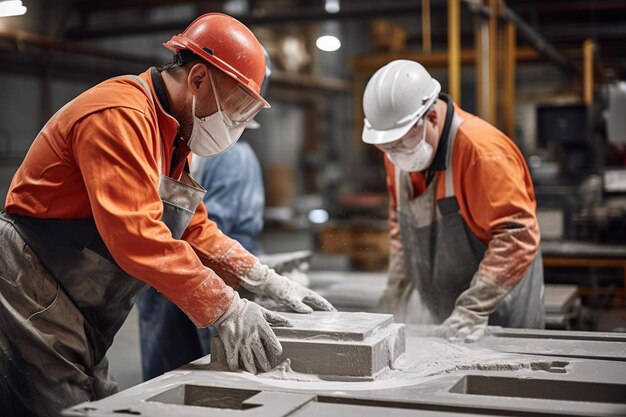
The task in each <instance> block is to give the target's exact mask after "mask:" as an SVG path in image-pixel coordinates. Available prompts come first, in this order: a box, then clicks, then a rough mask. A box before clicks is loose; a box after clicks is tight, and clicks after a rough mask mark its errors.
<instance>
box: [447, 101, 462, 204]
mask: <svg viewBox="0 0 626 417" xmlns="http://www.w3.org/2000/svg"><path fill="white" fill-rule="evenodd" d="M462 122H463V119H461V117H460V116H459V115H458V114H456V113H455V114H454V118H453V119H452V126H450V133H449V134H448V149H447V153H446V172H445V176H446V198H447V197H453V196H454V181H453V178H454V167H453V166H452V154H453V149H454V142H455V140H456V133H457V131H458V130H459V126H460V125H461V123H462Z"/></svg>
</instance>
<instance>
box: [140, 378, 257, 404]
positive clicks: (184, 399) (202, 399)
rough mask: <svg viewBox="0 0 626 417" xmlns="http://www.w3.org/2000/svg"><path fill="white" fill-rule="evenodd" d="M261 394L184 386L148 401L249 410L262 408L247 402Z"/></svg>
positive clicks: (249, 391)
mask: <svg viewBox="0 0 626 417" xmlns="http://www.w3.org/2000/svg"><path fill="white" fill-rule="evenodd" d="M260 392H261V391H253V390H243V389H234V388H220V387H206V386H202V385H188V384H184V385H178V386H176V387H174V388H172V389H168V390H166V391H163V392H162V393H160V394H158V395H155V396H154V397H151V398H148V400H147V401H152V402H158V403H164V404H174V405H190V406H195V407H210V408H225V409H230V410H247V409H250V408H255V407H259V406H260V405H259V404H250V403H246V401H247V400H249V399H250V398H251V397H254V396H255V395H257V394H258V393H260Z"/></svg>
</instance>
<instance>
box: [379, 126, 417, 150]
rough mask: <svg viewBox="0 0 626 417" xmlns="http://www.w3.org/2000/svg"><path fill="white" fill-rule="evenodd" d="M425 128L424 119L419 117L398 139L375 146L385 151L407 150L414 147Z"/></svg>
mask: <svg viewBox="0 0 626 417" xmlns="http://www.w3.org/2000/svg"><path fill="white" fill-rule="evenodd" d="M425 129H426V127H425V126H424V119H423V118H422V119H419V120H418V121H417V122H415V124H414V125H413V126H412V127H411V129H409V131H408V132H406V134H405V135H404V136H402V137H401V138H400V139H398V140H394V141H393V142H389V143H381V144H378V145H376V146H377V147H378V148H379V149H381V150H383V151H384V152H387V153H403V152H408V151H410V150H412V149H414V148H415V146H416V145H417V144H418V143H419V142H420V141H422V140H423V139H424V131H425Z"/></svg>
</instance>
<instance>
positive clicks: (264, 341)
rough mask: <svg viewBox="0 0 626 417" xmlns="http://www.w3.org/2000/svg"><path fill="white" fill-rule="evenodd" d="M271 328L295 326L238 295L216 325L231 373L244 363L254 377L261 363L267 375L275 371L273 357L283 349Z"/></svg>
mask: <svg viewBox="0 0 626 417" xmlns="http://www.w3.org/2000/svg"><path fill="white" fill-rule="evenodd" d="M270 325H274V326H284V327H291V326H292V323H291V322H290V321H289V319H287V318H285V317H283V316H281V315H280V314H277V313H274V312H272V311H269V310H266V309H264V308H263V307H261V306H259V305H257V304H255V303H253V302H252V301H249V300H246V299H241V298H239V294H237V293H235V295H234V297H233V301H232V302H231V304H230V307H228V310H226V312H225V313H224V314H223V315H222V316H221V317H220V318H219V319H218V320H217V321H216V322H215V323H214V326H217V332H218V334H219V336H220V339H221V340H222V342H223V343H224V351H225V352H226V360H227V362H228V367H229V368H230V370H231V371H236V370H237V369H239V361H240V360H241V363H242V364H243V366H244V368H245V369H246V370H247V371H248V372H251V373H253V374H256V373H257V366H256V364H257V363H258V365H259V367H260V368H261V369H262V370H264V371H265V372H267V371H269V370H270V369H271V367H272V362H271V361H272V358H273V357H274V356H278V355H280V354H281V353H282V352H283V348H282V346H281V345H280V342H279V341H278V339H277V338H276V335H275V334H274V332H273V331H272V329H271V328H270Z"/></svg>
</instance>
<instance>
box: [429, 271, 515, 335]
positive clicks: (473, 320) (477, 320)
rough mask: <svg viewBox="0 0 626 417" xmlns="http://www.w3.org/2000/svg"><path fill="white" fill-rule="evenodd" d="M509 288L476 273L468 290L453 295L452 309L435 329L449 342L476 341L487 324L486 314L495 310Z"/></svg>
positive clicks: (482, 333) (487, 316) (487, 317)
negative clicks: (448, 315)
mask: <svg viewBox="0 0 626 417" xmlns="http://www.w3.org/2000/svg"><path fill="white" fill-rule="evenodd" d="M509 291H510V289H508V288H505V287H503V286H501V285H498V284H496V283H495V282H494V281H493V280H491V279H489V278H487V277H484V276H481V275H478V274H476V275H475V276H474V278H473V279H472V282H471V283H470V286H469V288H468V289H467V290H465V291H463V292H462V293H461V295H459V297H458V298H457V299H456V303H455V306H454V310H452V314H450V317H448V318H447V319H446V320H445V321H444V322H443V323H442V324H441V326H440V327H439V328H438V329H437V330H438V333H439V334H440V335H441V336H442V337H445V338H446V339H448V340H450V341H451V342H475V341H477V340H478V339H480V338H481V337H482V336H483V335H484V333H485V329H486V328H487V322H488V321H489V315H490V314H491V313H493V312H494V311H496V308H497V307H498V304H500V301H501V300H502V299H503V298H504V297H505V296H506V295H507V294H508V293H509Z"/></svg>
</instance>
